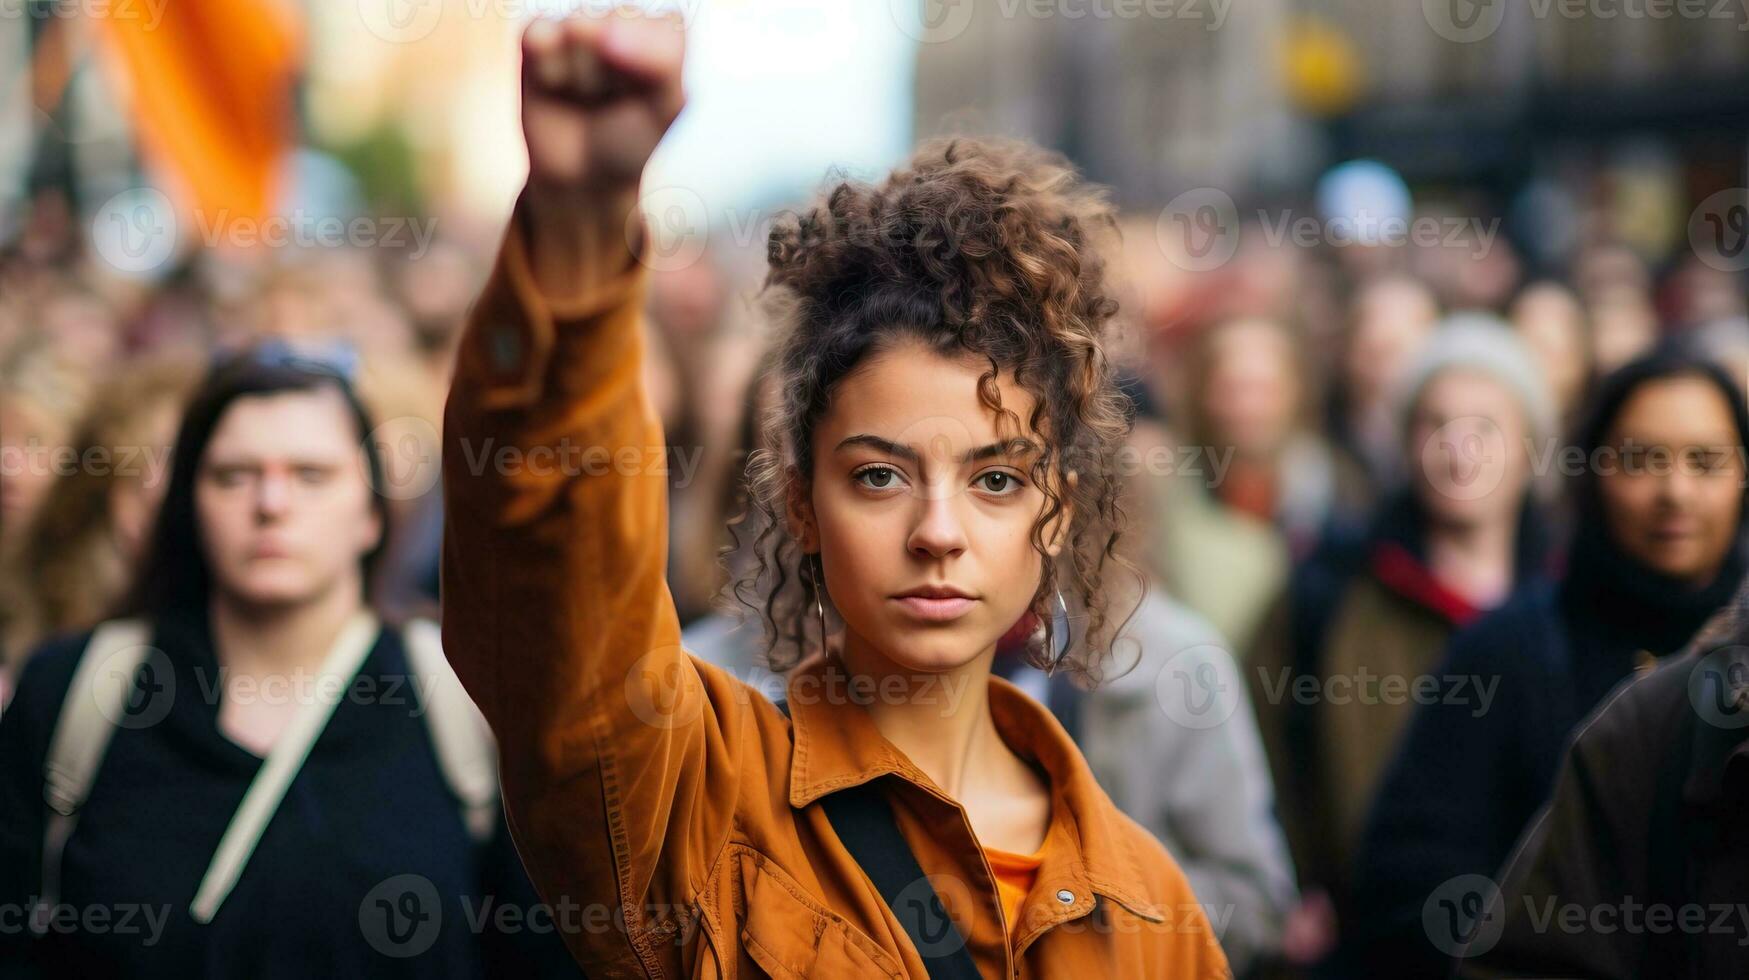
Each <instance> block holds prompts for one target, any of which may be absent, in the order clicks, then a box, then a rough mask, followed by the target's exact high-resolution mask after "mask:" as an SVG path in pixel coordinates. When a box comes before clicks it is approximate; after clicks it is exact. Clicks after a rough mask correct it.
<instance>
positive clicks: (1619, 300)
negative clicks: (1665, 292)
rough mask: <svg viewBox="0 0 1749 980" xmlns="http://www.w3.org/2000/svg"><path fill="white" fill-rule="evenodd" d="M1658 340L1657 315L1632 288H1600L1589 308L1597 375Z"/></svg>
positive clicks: (1643, 296) (1620, 363)
mask: <svg viewBox="0 0 1749 980" xmlns="http://www.w3.org/2000/svg"><path fill="white" fill-rule="evenodd" d="M1657 339H1658V315H1657V313H1656V312H1655V311H1654V310H1653V309H1652V302H1651V300H1649V299H1647V298H1646V294H1645V293H1644V292H1642V291H1640V290H1639V289H1637V288H1634V287H1632V286H1615V287H1609V288H1605V289H1601V290H1599V291H1598V293H1597V297H1596V299H1595V301H1594V302H1593V303H1592V306H1591V349H1592V351H1593V352H1594V354H1595V356H1594V359H1593V360H1594V368H1595V370H1596V371H1597V373H1598V374H1600V375H1603V374H1608V373H1609V372H1611V371H1614V370H1615V369H1616V368H1618V367H1621V366H1622V365H1623V364H1626V363H1627V362H1629V361H1631V360H1633V359H1634V358H1636V357H1638V356H1640V355H1641V354H1643V353H1645V351H1646V350H1647V349H1648V348H1650V347H1651V346H1652V344H1653V343H1655V342H1656V341H1657Z"/></svg>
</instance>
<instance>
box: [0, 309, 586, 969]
mask: <svg viewBox="0 0 1749 980" xmlns="http://www.w3.org/2000/svg"><path fill="white" fill-rule="evenodd" d="M339 353H340V352H335V354H334V355H327V354H323V353H321V352H310V351H305V350H301V349H299V348H295V347H291V346H289V345H287V344H285V343H283V342H267V343H264V344H262V345H261V346H259V347H256V348H252V349H250V350H247V351H244V352H241V353H238V354H234V355H230V356H226V357H224V358H222V359H221V360H219V361H218V362H217V363H216V364H215V365H214V366H213V367H212V368H211V370H210V371H209V373H208V374H207V376H206V378H205V379H204V381H203V382H202V383H201V385H200V387H199V388H198V390H197V391H196V392H195V393H194V395H193V397H192V400H191V402H190V404H189V405H188V407H187V409H186V411H185V413H184V415H183V417H182V420H181V425H180V427H179V430H178V432H177V435H176V439H175V443H174V445H175V449H174V456H173V458H172V462H171V469H170V478H169V483H168V486H167V487H166V489H165V493H164V499H163V503H162V506H161V508H160V509H159V512H158V515H157V518H156V522H155V524H154V525H153V528H152V531H151V533H150V537H149V543H148V545H147V548H146V555H145V558H144V560H143V563H142V566H141V567H140V568H139V570H138V572H137V576H136V580H135V585H134V589H133V593H132V595H131V596H130V597H129V598H128V600H127V601H126V603H125V608H124V609H122V610H120V611H119V614H118V615H117V616H116V617H115V618H112V619H109V620H106V621H105V622H104V623H102V624H100V625H98V626H97V627H96V629H95V630H89V631H86V632H84V633H82V634H79V635H75V636H63V637H61V638H58V639H55V640H51V641H49V642H48V643H47V644H46V645H45V646H44V647H43V648H42V650H41V651H40V652H39V653H37V654H36V655H35V656H33V657H31V658H30V660H29V661H28V663H27V665H26V667H25V669H24V672H23V674H22V677H21V679H20V682H19V685H18V690H17V694H16V696H15V698H14V700H13V702H12V704H11V705H10V706H9V707H8V709H7V710H6V713H5V715H4V716H3V717H0V908H3V909H4V910H5V911H6V913H7V914H9V915H11V916H12V921H9V922H7V923H5V925H6V928H4V929H0V947H3V952H4V954H5V955H0V964H3V965H0V976H6V977H11V976H25V977H75V976H77V977H91V978H97V977H115V978H135V977H172V976H174V977H215V978H238V980H243V978H248V980H261V978H276V977H280V978H288V980H289V978H301V977H310V976H323V977H354V978H361V980H362V978H410V980H411V978H475V977H477V978H485V977H494V976H506V977H508V976H517V977H523V976H541V977H562V976H576V975H577V971H576V967H575V964H574V963H573V962H572V961H571V960H570V958H569V957H568V956H567V955H566V954H565V951H564V947H563V944H562V943H561V942H559V940H558V939H557V938H556V937H555V936H553V935H551V934H550V930H548V932H549V934H546V935H542V934H539V932H538V931H537V930H534V929H530V928H519V929H514V930H513V929H506V928H497V927H495V925H494V923H498V922H501V921H503V920H502V919H501V918H499V917H498V913H497V908H498V907H500V906H513V907H514V908H515V909H516V912H517V914H518V915H520V916H529V915H530V913H531V912H532V911H533V910H535V909H536V907H537V905H538V898H537V896H536V895H535V894H534V892H533V889H532V888H531V887H530V885H529V883H528V880H527V877H526V873H525V872H524V871H523V870H522V868H521V865H520V863H519V860H518V858H517V855H516V853H515V851H514V849H513V847H512V845H511V843H510V841H509V837H508V834H507V831H506V829H505V827H504V822H503V816H502V812H501V809H500V807H499V805H498V801H497V796H496V793H495V788H496V778H495V772H494V769H493V766H492V760H491V742H490V733H489V732H488V731H487V730H486V729H485V727H484V721H483V719H482V718H481V717H480V716H479V714H478V711H477V709H475V708H474V707H473V705H472V704H471V703H470V702H469V701H468V700H467V697H466V694H465V692H463V690H462V689H461V687H460V685H459V683H457V682H456V680H455V677H454V675H453V674H452V673H450V672H449V671H448V669H447V665H446V663H445V661H444V658H443V654H442V650H441V648H440V647H439V646H438V645H437V627H436V625H435V624H433V623H430V622H409V623H407V624H405V625H404V626H395V625H389V624H385V623H384V622H382V621H381V620H379V619H378V617H377V616H376V615H375V614H374V613H373V612H372V609H371V605H370V599H371V591H370V587H369V583H370V581H371V569H372V564H373V560H374V559H375V557H376V555H377V553H378V552H379V550H380V548H381V545H382V541H383V538H384V535H385V533H386V531H387V526H386V525H387V516H386V510H385V502H384V499H383V497H382V496H381V495H380V494H378V493H376V492H375V490H374V488H376V487H380V486H381V483H380V480H381V479H382V472H383V471H382V462H381V460H380V458H379V455H378V451H377V448H376V446H375V444H374V442H373V441H372V439H371V438H370V436H369V434H370V433H371V432H372V425H371V422H370V419H369V416H368V415H367V413H366V411H365V409H364V407H363V405H362V404H361V403H360V401H359V399H358V397H357V396H356V395H355V394H354V392H353V387H352V383H351V381H350V375H351V374H352V373H353V371H352V366H351V363H350V359H349V358H342V357H339V356H337V355H338V354H339ZM471 910H485V911H484V912H476V914H475V915H474V916H473V918H472V919H470V916H469V912H470V911H471ZM482 914H485V915H490V916H492V917H491V918H486V919H484V920H481V921H483V922H484V925H482V926H480V927H478V928H470V926H469V923H470V921H474V920H477V919H479V916H480V915H482ZM527 921H530V922H532V921H533V919H532V918H531V919H528V920H527Z"/></svg>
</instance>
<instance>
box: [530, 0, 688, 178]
mask: <svg viewBox="0 0 1749 980" xmlns="http://www.w3.org/2000/svg"><path fill="white" fill-rule="evenodd" d="M684 49H685V34H684V32H683V31H682V30H681V21H680V18H679V17H678V16H677V15H673V14H669V15H667V16H661V17H656V16H649V15H646V14H644V13H642V12H640V11H636V10H633V9H630V8H624V7H622V8H617V9H615V10H614V11H613V12H612V13H607V14H601V13H583V12H579V13H574V14H571V15H570V16H567V17H563V18H541V19H538V20H535V21H534V22H532V23H531V24H529V26H528V29H527V30H525V31H524V32H523V35H522V133H523V138H524V139H525V140H526V141H527V143H528V165H529V174H528V182H529V186H530V187H531V188H533V189H535V190H536V191H538V192H540V193H541V194H543V195H544V194H559V195H579V194H580V195H585V196H606V197H611V196H616V195H619V194H622V193H625V192H628V191H629V192H631V193H635V192H636V190H637V185H638V178H639V176H640V175H641V174H642V173H643V171H644V164H645V163H646V162H648V161H649V159H650V154H651V152H653V151H654V150H655V149H656V144H657V143H658V142H659V141H660V140H661V139H662V134H663V133H665V132H667V131H668V126H669V124H670V123H672V122H673V121H674V117H675V116H678V115H679V114H680V109H681V106H683V105H684V104H685V102H686V95H685V92H684V91H683V90H682V88H681V81H680V65H681V57H682V53H683V51H684Z"/></svg>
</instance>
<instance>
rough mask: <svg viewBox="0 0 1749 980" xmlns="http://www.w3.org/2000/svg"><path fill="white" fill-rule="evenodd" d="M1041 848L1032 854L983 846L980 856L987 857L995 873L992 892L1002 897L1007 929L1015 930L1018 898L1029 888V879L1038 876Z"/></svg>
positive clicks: (1020, 898) (1029, 889) (1042, 859)
mask: <svg viewBox="0 0 1749 980" xmlns="http://www.w3.org/2000/svg"><path fill="white" fill-rule="evenodd" d="M1044 854H1045V852H1044V849H1043V848H1040V849H1039V850H1038V852H1037V853H1034V854H1016V853H1014V852H1013V851H999V850H997V849H996V848H994V847H986V848H984V857H986V858H988V859H989V860H990V870H991V871H993V872H995V873H996V895H997V897H998V898H1000V899H1001V900H1002V914H1003V915H1004V916H1006V921H1007V922H1008V932H1009V934H1011V935H1012V934H1013V933H1014V931H1015V920H1016V918H1017V917H1018V916H1019V915H1020V903H1021V900H1022V899H1024V898H1026V896H1027V893H1028V892H1030V891H1032V883H1033V880H1034V879H1035V878H1037V877H1038V866H1039V865H1040V864H1041V863H1043V861H1044Z"/></svg>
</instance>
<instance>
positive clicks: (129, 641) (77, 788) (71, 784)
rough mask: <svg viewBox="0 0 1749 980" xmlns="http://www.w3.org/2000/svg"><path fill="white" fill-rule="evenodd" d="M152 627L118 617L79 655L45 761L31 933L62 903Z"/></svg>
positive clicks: (103, 626)
mask: <svg viewBox="0 0 1749 980" xmlns="http://www.w3.org/2000/svg"><path fill="white" fill-rule="evenodd" d="M150 638H151V627H150V626H149V625H147V624H146V623H145V622H144V621H143V620H138V619H117V620H112V621H110V622H106V623H102V624H100V625H99V626H98V627H97V629H96V630H95V631H93V632H92V634H91V639H90V640H89V641H88V642H87V643H86V644H85V649H84V651H83V652H82V653H80V654H79V664H78V666H77V667H75V668H74V670H73V682H72V683H71V684H69V685H68V686H67V694H66V697H65V698H64V699H63V700H62V701H61V714H60V717H59V718H58V719H56V721H55V731H54V735H53V736H51V739H50V741H49V752H48V756H47V758H46V759H45V760H44V763H43V802H44V803H45V804H47V806H48V813H47V815H46V819H45V821H44V826H43V851H42V886H41V889H40V891H39V897H38V900H37V906H36V908H35V909H34V910H33V914H32V916H31V928H32V929H33V930H35V931H37V932H39V933H40V932H43V931H45V930H46V927H47V924H48V919H47V915H48V914H49V913H50V912H52V910H53V909H54V907H55V904H56V903H57V902H59V901H60V891H61V856H62V854H63V853H64V852H65V851H66V848H67V839H68V838H69V837H71V836H73V826H74V824H76V823H78V821H79V808H80V807H81V806H83V805H84V803H85V800H86V798H87V797H88V796H89V795H90V794H91V783H92V780H94V779H96V778H97V767H98V766H100V765H102V764H103V753H104V751H105V750H106V749H108V748H109V739H110V736H111V735H112V734H114V732H115V726H116V722H117V719H119V718H120V717H121V714H122V712H123V711H125V710H126V709H127V701H128V694H129V692H131V691H132V690H133V687H134V675H135V674H136V673H138V672H139V669H140V665H141V664H142V663H144V662H145V660H146V657H147V655H148V654H149V653H150V648H149V647H147V646H146V641H147V640H148V639H150Z"/></svg>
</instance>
